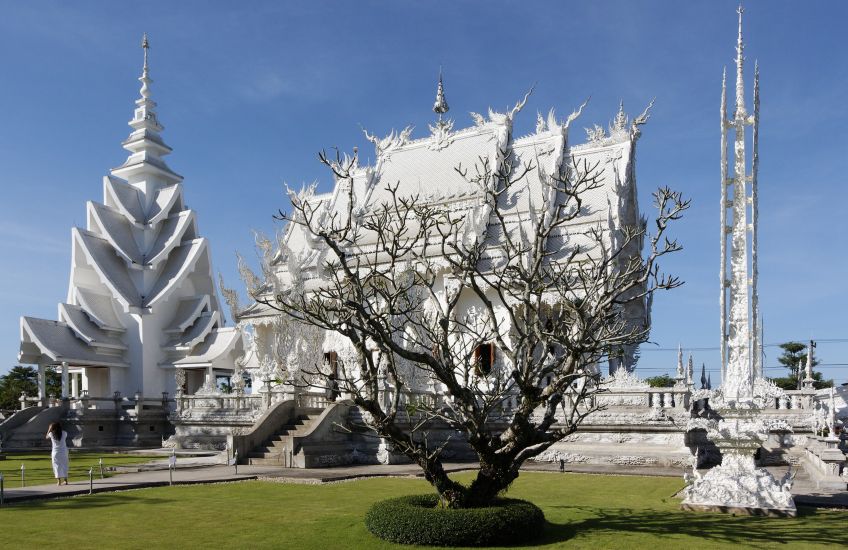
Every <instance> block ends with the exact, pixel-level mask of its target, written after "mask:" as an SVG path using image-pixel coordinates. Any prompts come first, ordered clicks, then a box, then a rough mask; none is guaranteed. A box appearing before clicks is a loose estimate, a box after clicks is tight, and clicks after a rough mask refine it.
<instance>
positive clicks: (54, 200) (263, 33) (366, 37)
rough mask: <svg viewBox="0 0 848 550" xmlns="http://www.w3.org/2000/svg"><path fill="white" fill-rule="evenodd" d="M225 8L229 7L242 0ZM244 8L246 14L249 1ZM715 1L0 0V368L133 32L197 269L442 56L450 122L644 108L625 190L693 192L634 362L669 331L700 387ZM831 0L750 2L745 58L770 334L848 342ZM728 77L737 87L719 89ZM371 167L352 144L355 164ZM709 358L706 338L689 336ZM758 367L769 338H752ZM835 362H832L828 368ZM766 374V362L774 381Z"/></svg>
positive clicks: (707, 303)
mask: <svg viewBox="0 0 848 550" xmlns="http://www.w3.org/2000/svg"><path fill="white" fill-rule="evenodd" d="M239 4H240V5H239ZM244 6H249V7H244ZM735 7H736V4H735V3H734V2H732V1H715V2H712V1H711V2H707V1H701V2H671V1H664V2H658V1H645V2H635V1H626V0H624V1H600V2H589V1H585V2H576V1H575V2H532V1H529V2H503V1H487V2H482V1H480V2H470V1H450V2H447V1H446V2H404V1H397V2H308V3H307V2H302V3H288V2H270V1H269V2H250V3H235V2H197V1H195V2H192V1H186V2H179V3H176V2H156V1H149V2H145V3H143V4H137V3H130V2H73V3H70V2H40V1H33V2H11V1H9V2H0V8H2V12H3V17H2V18H0V105H3V106H4V109H3V111H4V112H3V117H2V119H0V189H2V197H3V199H2V204H0V262H2V263H0V372H4V371H5V370H7V369H8V368H9V367H11V366H12V365H14V364H15V358H16V354H17V346H18V333H19V329H18V318H19V316H21V315H33V316H43V317H47V318H55V315H56V304H57V302H60V301H62V300H64V299H65V296H66V293H67V283H68V275H69V265H70V246H69V245H70V228H71V226H72V225H80V224H83V223H84V222H85V218H84V212H85V210H84V205H85V201H86V200H91V199H93V200H98V201H99V200H101V199H102V197H101V178H102V176H103V175H105V174H106V173H107V172H108V170H109V169H110V168H112V167H115V166H118V165H119V164H121V163H122V162H123V160H124V159H125V158H126V153H125V152H124V151H123V150H122V149H121V147H120V142H121V141H122V140H123V139H124V138H125V137H126V136H127V135H128V133H129V128H128V127H127V125H126V121H127V120H129V117H130V115H131V111H132V105H133V101H134V100H135V98H136V97H137V96H138V87H139V85H138V82H137V80H136V78H137V77H138V76H139V73H140V66H141V50H140V48H139V43H140V38H141V35H142V33H143V32H145V31H146V32H148V33H149V35H150V43H151V51H150V58H151V75H152V77H153V79H154V81H155V82H154V84H153V94H154V95H153V97H154V99H156V101H158V102H159V115H160V119H161V121H162V122H163V123H164V125H165V126H166V130H165V133H164V137H165V140H166V141H167V142H168V143H169V144H170V145H171V146H172V147H173V148H174V154H173V155H172V156H171V157H169V163H170V165H171V166H172V167H173V168H174V169H175V170H176V171H177V172H178V173H180V174H182V175H184V176H185V178H186V179H185V195H186V200H187V203H188V204H189V205H190V206H191V207H192V208H193V209H195V210H196V211H197V212H198V215H199V227H200V231H201V233H202V234H203V235H205V236H207V237H209V239H210V241H211V246H212V253H213V262H214V264H215V269H216V270H218V271H220V272H222V273H223V275H224V277H225V279H226V280H227V282H228V283H229V284H230V285H236V284H237V282H238V280H237V274H236V269H235V258H234V252H235V251H237V250H238V251H241V252H242V253H244V254H246V255H249V254H251V253H252V235H251V229H259V230H263V231H265V232H269V233H270V232H273V231H274V230H275V224H274V222H273V220H272V217H271V216H272V214H273V213H274V212H275V211H276V209H277V208H278V207H283V206H285V198H284V195H283V193H282V186H283V183H284V182H288V183H290V184H294V185H299V184H300V183H302V182H309V181H313V180H316V179H317V180H318V181H319V182H320V183H321V188H322V189H328V186H329V183H330V178H329V177H328V174H327V173H326V172H325V171H324V170H322V168H321V166H320V165H319V164H318V162H317V161H316V160H315V156H316V153H317V151H319V150H320V149H322V148H327V147H333V146H339V147H340V148H342V149H344V150H350V149H351V148H353V147H354V146H359V147H360V151H365V152H370V151H372V147H371V145H370V144H368V143H367V142H366V141H365V139H364V138H363V136H362V134H361V131H360V125H362V126H364V127H365V128H367V129H368V130H369V131H371V132H372V133H377V134H380V135H382V134H386V133H388V132H389V131H390V130H391V129H392V128H401V127H403V126H405V125H407V124H413V125H415V127H416V128H417V131H416V133H415V134H414V135H421V134H422V133H423V132H426V128H427V124H428V123H429V122H432V121H433V118H434V115H433V113H432V111H431V110H430V109H431V107H432V103H433V98H434V93H435V81H436V78H437V76H438V71H439V66H440V65H441V66H442V68H443V71H444V78H445V87H446V93H447V98H448V102H449V104H450V106H451V111H450V113H449V115H450V116H451V117H452V118H453V119H454V120H455V121H456V127H464V126H466V125H468V124H470V123H471V121H470V118H469V117H468V115H467V113H468V111H478V112H482V111H485V110H486V108H487V107H489V106H492V107H494V108H497V109H504V108H506V107H507V106H508V105H512V104H514V103H515V101H516V100H517V99H519V98H520V97H521V96H522V94H523V93H524V91H526V89H527V88H528V87H529V86H530V85H531V84H533V83H537V86H536V90H535V92H534V94H533V96H532V97H531V99H530V101H529V102H528V105H527V107H526V109H525V112H524V113H523V116H521V117H520V118H519V120H518V122H517V133H518V134H522V133H524V132H526V131H530V130H531V129H532V127H533V125H534V120H535V113H536V111H537V110H540V111H542V112H547V110H548V109H549V108H551V107H554V108H556V109H557V111H558V112H559V113H561V114H567V113H568V112H570V111H571V110H572V109H573V108H574V107H575V106H577V105H579V103H580V102H581V101H582V100H583V99H585V98H586V97H587V96H589V95H591V97H592V99H591V102H590V104H589V106H588V108H587V109H586V111H585V113H584V115H583V117H582V118H581V119H580V120H579V121H578V123H577V124H576V126H577V130H575V131H573V133H572V141H573V142H580V141H583V139H584V135H583V132H582V131H581V130H580V128H582V127H591V125H592V124H594V123H599V124H603V125H605V124H607V123H608V122H609V120H611V119H612V117H613V116H614V114H615V112H616V110H617V107H618V102H619V100H620V99H621V100H623V101H624V103H625V107H626V109H627V110H628V111H629V112H630V114H634V113H638V112H640V111H641V110H642V109H643V107H644V106H645V105H646V104H647V103H648V101H650V99H651V98H652V97H656V98H657V99H656V105H655V107H654V110H653V116H652V118H651V120H650V122H649V124H648V125H647V126H646V127H645V129H644V134H643V137H642V139H641V140H640V142H639V147H638V164H637V171H638V183H639V192H640V203H641V206H642V208H643V210H645V211H647V212H648V213H649V214H650V211H649V207H650V193H651V191H652V190H653V189H655V188H656V187H658V186H660V185H668V186H671V187H673V188H675V189H678V190H680V191H682V192H683V193H684V194H685V195H687V196H688V197H690V198H692V201H693V205H692V209H691V210H690V211H689V212H688V214H687V216H686V218H685V219H684V220H683V221H682V222H681V223H680V224H679V226H678V227H677V228H676V229H675V232H676V235H677V236H678V237H679V239H680V241H681V242H682V243H683V245H684V246H685V250H684V251H683V252H682V253H680V254H679V255H678V256H677V257H676V258H670V259H669V260H668V261H667V262H665V265H664V268H665V269H666V270H668V271H670V272H672V273H675V274H677V275H679V276H680V277H681V278H682V279H684V280H685V281H686V284H685V286H684V287H682V288H680V289H678V290H675V291H672V292H671V293H665V294H662V295H660V296H658V297H657V299H656V300H655V302H654V316H653V319H654V329H653V333H652V338H651V339H652V341H653V342H655V343H656V345H653V344H647V345H645V346H644V350H645V351H644V352H643V354H642V360H641V361H640V370H641V372H642V374H643V375H645V376H647V375H654V374H659V373H660V372H664V371H666V370H671V369H673V368H674V364H675V359H676V354H675V353H674V352H673V351H663V350H666V349H670V348H675V347H676V346H677V344H678V343H681V344H682V345H683V346H684V348H692V349H694V350H695V351H694V355H695V361H696V365H698V366H699V367H700V364H701V363H702V362H705V363H706V364H707V368H708V369H710V370H712V371H713V380H714V381H715V380H716V379H717V378H718V376H717V375H716V371H717V369H718V368H719V363H718V352H717V351H716V350H717V347H718V334H719V322H718V246H719V243H718V232H719V229H718V214H719V203H718V201H719V119H718V102H719V93H720V81H721V70H722V67H723V66H724V65H731V64H732V62H733V56H734V49H733V47H734V43H735V35H736V19H735V18H736V14H735ZM846 18H848V4H845V3H842V2H806V3H801V2H785V1H777V0H769V1H749V2H747V3H746V23H745V35H746V44H747V52H746V53H747V57H748V60H749V65H748V70H747V76H748V78H749V80H748V91H750V89H751V88H750V84H751V78H752V75H753V60H754V59H755V58H757V59H759V62H760V67H761V89H762V93H761V94H762V120H761V132H762V138H761V144H760V157H761V171H760V182H761V185H760V194H761V202H760V212H761V220H760V221H761V233H760V235H761V236H760V242H761V278H760V285H761V301H762V311H763V314H764V317H765V329H766V337H765V340H766V342H767V343H776V342H783V341H786V340H790V339H801V340H805V339H808V338H810V337H813V338H816V339H821V340H839V339H848V334H846V330H845V312H846V310H848V308H846V305H848V304H846V292H845V279H846V272H848V260H847V259H846V255H845V250H846V246H845V237H846V235H848V231H846V229H848V227H846V226H848V222H847V221H846V218H848V215H846V204H848V191H847V190H846V186H845V180H846V176H845V166H844V164H845V157H846V149H845V148H846V137H848V102H846V99H845V98H846V92H847V91H848V56H846V55H845V44H844V21H845V20H846ZM731 85H732V82H731ZM365 156H368V155H367V153H366V155H365ZM704 348H708V349H704ZM766 351H767V355H768V358H767V362H766V367H767V368H768V367H775V366H776V361H775V358H776V357H777V355H778V353H777V351H776V348H774V347H769V348H766ZM818 354H819V356H820V358H821V359H822V361H823V363H825V365H826V366H825V367H823V370H824V371H825V373H826V375H827V376H828V377H834V378H836V379H837V381H838V382H843V381H845V380H846V377H848V367H845V366H836V365H838V364H843V365H844V364H848V342H826V341H822V342H821V343H820V344H819V348H818ZM831 365H834V366H831ZM780 372H781V371H780V370H778V369H769V370H768V371H767V373H769V374H773V375H777V374H780Z"/></svg>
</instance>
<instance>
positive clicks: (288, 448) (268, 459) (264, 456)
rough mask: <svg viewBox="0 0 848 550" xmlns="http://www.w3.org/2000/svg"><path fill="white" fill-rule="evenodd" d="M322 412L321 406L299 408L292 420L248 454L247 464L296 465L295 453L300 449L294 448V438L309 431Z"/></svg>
mask: <svg viewBox="0 0 848 550" xmlns="http://www.w3.org/2000/svg"><path fill="white" fill-rule="evenodd" d="M322 412H323V409H319V408H298V409H297V410H296V411H295V415H294V418H293V419H292V420H290V421H289V422H288V423H287V424H284V425H283V426H280V428H278V429H277V431H275V432H274V434H273V435H271V437H269V438H268V439H267V440H265V442H264V443H263V444H262V445H261V446H260V447H258V448H257V449H254V450H253V451H251V452H250V453H249V454H248V455H247V457H246V462H247V464H252V465H261V466H283V467H295V464H294V462H295V460H296V459H295V455H297V453H298V451H299V449H294V448H293V447H294V438H295V437H296V436H299V435H303V434H304V433H305V432H306V431H308V430H309V429H310V428H311V427H312V423H313V422H314V421H315V419H317V418H318V417H319V416H321V413H322Z"/></svg>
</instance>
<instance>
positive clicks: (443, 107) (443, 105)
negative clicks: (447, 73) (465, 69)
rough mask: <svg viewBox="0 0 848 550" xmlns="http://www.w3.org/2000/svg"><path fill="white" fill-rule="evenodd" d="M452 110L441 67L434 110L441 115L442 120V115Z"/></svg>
mask: <svg viewBox="0 0 848 550" xmlns="http://www.w3.org/2000/svg"><path fill="white" fill-rule="evenodd" d="M449 110H450V107H448V102H447V100H446V99H445V88H444V85H443V84H442V68H441V67H439V86H438V88H437V89H436V102H435V103H434V104H433V112H435V113H437V114H438V115H439V120H442V115H443V114H445V113H447V112H448V111H449Z"/></svg>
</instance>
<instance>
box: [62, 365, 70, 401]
mask: <svg viewBox="0 0 848 550" xmlns="http://www.w3.org/2000/svg"><path fill="white" fill-rule="evenodd" d="M69 389H70V383H69V381H68V362H67V361H62V399H63V400H64V399H67V398H68V390H69Z"/></svg>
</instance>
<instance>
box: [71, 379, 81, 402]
mask: <svg viewBox="0 0 848 550" xmlns="http://www.w3.org/2000/svg"><path fill="white" fill-rule="evenodd" d="M71 397H74V398H79V374H77V373H74V374H72V375H71Z"/></svg>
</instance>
